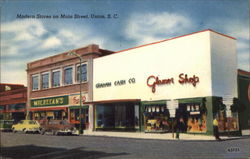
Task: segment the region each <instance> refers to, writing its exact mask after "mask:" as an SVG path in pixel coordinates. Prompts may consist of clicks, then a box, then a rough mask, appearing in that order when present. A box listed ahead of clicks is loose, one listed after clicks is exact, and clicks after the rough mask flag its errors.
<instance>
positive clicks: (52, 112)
mask: <svg viewBox="0 0 250 159" xmlns="http://www.w3.org/2000/svg"><path fill="white" fill-rule="evenodd" d="M87 99H88V98H87V94H83V96H82V102H83V105H82V120H83V122H82V123H83V125H84V128H85V129H88V126H89V115H88V114H89V110H88V109H89V107H88V105H86V104H85V105H84V103H85V102H86V101H87ZM29 111H30V114H31V116H32V119H34V120H38V121H42V120H44V119H48V120H50V119H52V120H65V119H66V120H68V121H69V122H70V123H71V124H74V125H75V126H76V127H77V128H79V124H80V106H79V94H71V95H69V96H68V95H65V96H56V97H49V98H39V99H32V100H31V109H30V110H29Z"/></svg>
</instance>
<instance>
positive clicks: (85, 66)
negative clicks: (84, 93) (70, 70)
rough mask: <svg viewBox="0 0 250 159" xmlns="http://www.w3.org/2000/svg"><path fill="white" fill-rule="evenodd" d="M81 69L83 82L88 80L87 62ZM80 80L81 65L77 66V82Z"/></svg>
mask: <svg viewBox="0 0 250 159" xmlns="http://www.w3.org/2000/svg"><path fill="white" fill-rule="evenodd" d="M81 71H82V75H81V78H82V82H86V81H87V64H82V66H81ZM79 81H80V65H79V66H77V82H79Z"/></svg>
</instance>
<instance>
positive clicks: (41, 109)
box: [29, 107, 68, 111]
mask: <svg viewBox="0 0 250 159" xmlns="http://www.w3.org/2000/svg"><path fill="white" fill-rule="evenodd" d="M67 108H68V107H51V108H50V107H46V108H30V109H29V111H48V110H64V111H66V110H67Z"/></svg>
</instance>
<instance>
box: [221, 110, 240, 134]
mask: <svg viewBox="0 0 250 159" xmlns="http://www.w3.org/2000/svg"><path fill="white" fill-rule="evenodd" d="M238 123H239V121H238V113H237V112H231V115H230V116H228V117H227V115H226V112H225V111H220V112H219V120H218V124H219V125H218V127H219V132H227V131H238V130H239V125H238Z"/></svg>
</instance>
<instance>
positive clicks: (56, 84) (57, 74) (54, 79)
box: [52, 71, 60, 87]
mask: <svg viewBox="0 0 250 159" xmlns="http://www.w3.org/2000/svg"><path fill="white" fill-rule="evenodd" d="M52 85H53V87H59V86H60V71H55V72H53V74H52Z"/></svg>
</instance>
